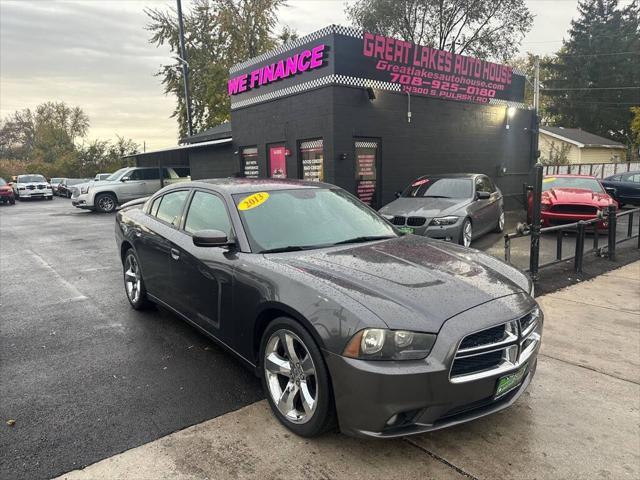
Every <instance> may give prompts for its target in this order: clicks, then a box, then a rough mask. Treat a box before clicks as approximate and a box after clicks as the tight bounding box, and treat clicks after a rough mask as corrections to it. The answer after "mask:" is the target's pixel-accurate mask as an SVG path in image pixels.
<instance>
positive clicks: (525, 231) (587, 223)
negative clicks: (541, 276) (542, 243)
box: [504, 206, 640, 273]
mask: <svg viewBox="0 0 640 480" xmlns="http://www.w3.org/2000/svg"><path fill="white" fill-rule="evenodd" d="M636 215H637V217H636ZM622 217H627V230H626V232H625V233H626V234H625V235H623V236H622V237H621V238H618V235H617V228H618V223H619V220H620V219H621V218H622ZM634 218H638V219H639V222H638V230H639V233H638V234H635V235H634V234H633V222H634ZM604 224H606V229H607V241H606V244H604V245H602V246H601V245H600V231H599V228H598V227H599V226H600V225H603V226H604ZM588 227H593V244H592V247H591V248H588V249H585V235H586V233H587V228H588ZM567 231H575V232H576V244H575V251H574V252H573V254H572V255H569V256H563V248H562V247H563V239H564V238H565V236H564V233H565V232H567ZM540 233H541V234H545V233H555V234H556V258H555V259H554V260H552V261H550V262H546V263H542V264H539V265H538V266H537V268H538V269H540V268H544V267H549V266H551V265H555V264H556V263H560V262H566V261H569V260H573V261H574V270H575V272H576V273H581V272H582V263H583V260H584V256H585V255H587V254H590V253H594V254H595V255H597V256H599V257H604V256H606V257H607V258H608V259H609V260H615V258H616V245H618V244H620V243H622V242H626V241H629V240H632V239H634V238H637V239H638V242H637V247H638V248H640V208H635V209H633V210H622V211H617V210H616V208H615V207H613V206H611V207H610V208H609V209H608V210H607V213H606V214H605V215H602V216H601V217H596V218H594V219H592V220H580V221H579V222H575V223H570V224H566V225H557V226H553V227H545V228H541V229H540ZM530 236H531V229H529V228H528V226H522V227H521V228H519V229H518V231H516V232H514V233H508V234H506V235H505V236H504V259H505V261H507V262H509V263H511V240H512V239H514V238H521V237H530ZM531 268H533V267H531ZM531 268H530V269H529V270H531ZM536 273H537V272H536Z"/></svg>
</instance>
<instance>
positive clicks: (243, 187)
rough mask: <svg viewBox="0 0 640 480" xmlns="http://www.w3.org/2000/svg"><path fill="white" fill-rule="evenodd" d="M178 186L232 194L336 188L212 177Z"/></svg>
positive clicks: (263, 179) (299, 182) (268, 179)
mask: <svg viewBox="0 0 640 480" xmlns="http://www.w3.org/2000/svg"><path fill="white" fill-rule="evenodd" d="M174 185H175V186H176V187H179V186H182V187H184V186H185V185H188V186H192V187H203V188H214V189H216V190H218V191H220V192H226V193H228V194H230V195H233V194H236V193H254V192H261V191H263V190H268V191H273V190H291V189H294V188H315V189H320V188H336V186H335V185H330V184H328V183H322V182H309V181H304V180H294V179H276V178H210V179H204V180H194V181H191V182H180V183H176V184H174Z"/></svg>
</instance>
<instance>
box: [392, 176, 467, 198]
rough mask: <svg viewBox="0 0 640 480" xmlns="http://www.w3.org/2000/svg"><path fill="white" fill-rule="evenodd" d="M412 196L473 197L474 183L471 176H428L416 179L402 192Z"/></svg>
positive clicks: (406, 195)
mask: <svg viewBox="0 0 640 480" xmlns="http://www.w3.org/2000/svg"><path fill="white" fill-rule="evenodd" d="M402 196H403V197H410V198H425V197H426V198H429V197H432V198H433V197H435V198H471V197H472V196H473V184H472V183H471V179H470V178H428V177H421V178H419V179H417V180H415V181H414V182H413V183H412V184H411V185H409V186H408V187H407V188H405V189H404V192H402Z"/></svg>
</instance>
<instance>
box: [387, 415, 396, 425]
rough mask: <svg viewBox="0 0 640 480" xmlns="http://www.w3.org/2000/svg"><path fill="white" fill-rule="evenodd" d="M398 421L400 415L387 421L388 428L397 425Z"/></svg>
mask: <svg viewBox="0 0 640 480" xmlns="http://www.w3.org/2000/svg"><path fill="white" fill-rule="evenodd" d="M396 420H398V414H396V415H393V416H392V417H391V418H390V419H389V420H387V426H391V425H393V424H394V423H396Z"/></svg>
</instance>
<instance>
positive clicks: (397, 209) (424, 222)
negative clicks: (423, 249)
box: [380, 173, 504, 247]
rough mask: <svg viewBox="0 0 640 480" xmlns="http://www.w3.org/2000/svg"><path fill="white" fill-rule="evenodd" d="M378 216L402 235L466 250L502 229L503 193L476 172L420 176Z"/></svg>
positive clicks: (484, 176) (485, 177) (487, 178)
mask: <svg viewBox="0 0 640 480" xmlns="http://www.w3.org/2000/svg"><path fill="white" fill-rule="evenodd" d="M380 213H381V214H382V215H383V216H384V217H385V218H386V219H387V220H389V221H390V222H392V223H393V224H394V225H397V226H398V228H399V229H400V230H402V231H404V232H407V233H415V234H417V235H426V236H428V237H432V238H439V239H442V240H447V241H453V242H456V243H459V244H460V245H464V246H465V247H468V246H470V245H471V241H472V240H473V239H475V238H478V237H480V236H481V235H484V234H485V233H487V232H490V231H495V232H502V230H503V229H504V201H503V198H502V193H501V192H500V190H499V189H498V187H496V186H495V185H494V184H493V182H492V181H491V179H490V178H489V177H487V176H486V175H481V174H477V173H475V174H474V173H459V174H448V175H428V176H423V177H420V178H418V179H417V180H415V181H413V182H412V183H411V185H409V186H408V187H407V188H405V189H404V191H403V192H402V193H400V194H399V195H398V198H397V199H396V200H394V201H393V202H391V203H390V204H388V205H386V206H384V207H383V208H381V209H380Z"/></svg>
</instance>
